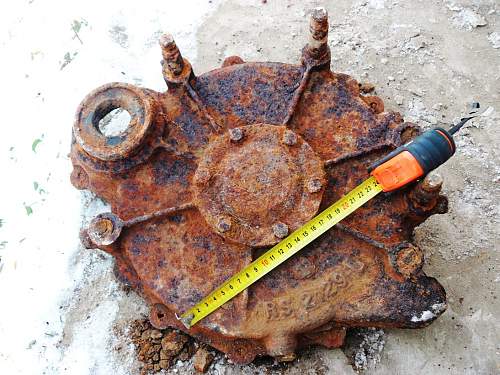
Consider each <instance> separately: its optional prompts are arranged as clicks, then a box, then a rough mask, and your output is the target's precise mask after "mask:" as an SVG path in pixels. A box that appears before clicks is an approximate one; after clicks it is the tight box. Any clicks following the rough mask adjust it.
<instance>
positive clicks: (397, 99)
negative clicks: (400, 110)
mask: <svg viewBox="0 0 500 375" xmlns="http://www.w3.org/2000/svg"><path fill="white" fill-rule="evenodd" d="M394 100H395V101H396V104H397V105H402V104H403V97H402V96H401V95H396V96H395V97H394Z"/></svg>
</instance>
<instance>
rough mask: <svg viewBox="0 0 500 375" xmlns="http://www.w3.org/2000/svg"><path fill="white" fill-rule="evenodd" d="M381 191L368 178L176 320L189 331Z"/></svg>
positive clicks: (374, 181) (377, 185)
mask: <svg viewBox="0 0 500 375" xmlns="http://www.w3.org/2000/svg"><path fill="white" fill-rule="evenodd" d="M381 191H382V186H381V185H380V184H379V183H378V182H377V180H376V179H375V178H374V177H370V178H368V179H367V180H365V181H364V182H363V183H361V184H360V185H358V186H357V187H356V188H354V189H353V190H351V191H350V192H349V193H348V194H347V195H344V196H343V197H342V198H341V199H339V200H338V201H337V202H335V203H334V204H332V205H331V206H330V207H328V208H327V209H326V210H324V211H323V212H321V213H320V214H319V215H317V216H315V217H314V218H313V219H311V220H310V221H308V222H307V223H306V224H305V225H303V226H302V227H301V228H299V229H297V230H296V231H294V232H293V233H292V234H290V235H289V236H288V237H286V238H285V239H284V240H282V241H281V242H280V243H278V244H277V245H275V246H273V247H272V248H271V249H269V250H268V251H266V252H265V253H264V254H262V255H261V256H260V257H258V258H257V259H256V260H254V261H253V262H252V263H250V264H249V265H248V266H246V267H245V268H244V269H243V270H241V271H240V272H238V273H237V274H236V275H234V276H232V277H231V278H230V279H229V280H227V281H226V282H225V283H224V284H222V285H221V286H220V287H218V288H217V289H215V290H214V291H213V292H212V293H210V294H209V295H208V296H206V297H205V298H203V299H202V300H201V301H200V302H198V303H197V304H196V305H195V306H193V307H192V308H191V309H189V310H188V311H186V312H185V313H184V314H182V315H181V316H180V317H179V320H181V321H182V323H183V324H184V325H185V326H186V327H187V328H190V327H192V326H193V325H195V324H196V323H197V322H199V321H200V320H201V319H203V318H205V317H206V316H208V315H209V314H211V313H212V312H213V311H215V310H217V309H218V308H219V307H221V306H222V305H223V304H225V303H226V302H227V301H229V300H230V299H232V298H234V297H235V296H236V295H238V294H239V293H240V292H242V291H243V290H245V289H246V288H248V287H249V286H250V285H252V284H253V283H254V282H256V281H257V280H259V279H260V278H261V277H262V276H264V275H266V274H267V273H268V272H270V271H271V270H273V269H274V268H276V267H277V266H279V265H280V264H281V263H283V262H284V261H285V260H287V259H288V258H290V257H291V256H292V255H294V254H295V253H297V252H299V251H300V250H301V249H302V248H304V247H305V246H306V245H308V244H310V243H311V242H312V241H314V240H315V239H316V238H318V237H319V236H321V235H322V234H323V233H325V232H326V231H327V230H329V229H330V228H332V227H333V226H334V225H335V224H337V223H338V222H339V221H341V220H342V219H344V218H345V217H346V216H348V215H350V214H352V213H353V212H354V211H356V210H357V209H358V208H359V207H361V206H362V205H364V204H365V203H366V202H368V201H369V200H370V199H372V198H373V197H374V196H376V195H377V194H378V193H380V192H381Z"/></svg>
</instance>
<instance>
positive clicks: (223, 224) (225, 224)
mask: <svg viewBox="0 0 500 375" xmlns="http://www.w3.org/2000/svg"><path fill="white" fill-rule="evenodd" d="M229 229H231V220H230V219H229V218H227V217H221V218H219V221H218V223H217V230H218V231H219V232H221V233H224V232H227V231H228V230H229Z"/></svg>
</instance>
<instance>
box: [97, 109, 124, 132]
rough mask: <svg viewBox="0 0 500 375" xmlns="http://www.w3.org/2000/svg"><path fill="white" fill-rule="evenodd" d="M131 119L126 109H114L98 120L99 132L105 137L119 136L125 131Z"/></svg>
mask: <svg viewBox="0 0 500 375" xmlns="http://www.w3.org/2000/svg"><path fill="white" fill-rule="evenodd" d="M131 119H132V117H131V116H130V113H129V112H128V111H127V110H126V109H123V108H121V107H118V108H114V109H112V110H111V111H109V112H108V113H107V114H106V115H104V116H103V117H102V118H101V119H100V120H99V123H98V129H99V132H101V134H102V135H104V136H106V137H116V136H119V135H121V134H123V133H124V132H125V130H127V128H128V126H129V124H130V120H131Z"/></svg>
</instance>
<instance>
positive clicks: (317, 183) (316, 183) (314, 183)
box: [306, 178, 323, 194]
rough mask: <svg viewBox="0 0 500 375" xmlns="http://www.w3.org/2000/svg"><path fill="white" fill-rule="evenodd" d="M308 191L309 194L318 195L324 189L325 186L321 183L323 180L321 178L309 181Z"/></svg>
mask: <svg viewBox="0 0 500 375" xmlns="http://www.w3.org/2000/svg"><path fill="white" fill-rule="evenodd" d="M306 187H307V191H308V192H309V193H311V194H312V193H317V192H318V191H320V190H321V188H322V187H323V184H322V183H321V180H320V179H319V178H312V179H310V180H309V181H307V185H306Z"/></svg>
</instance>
